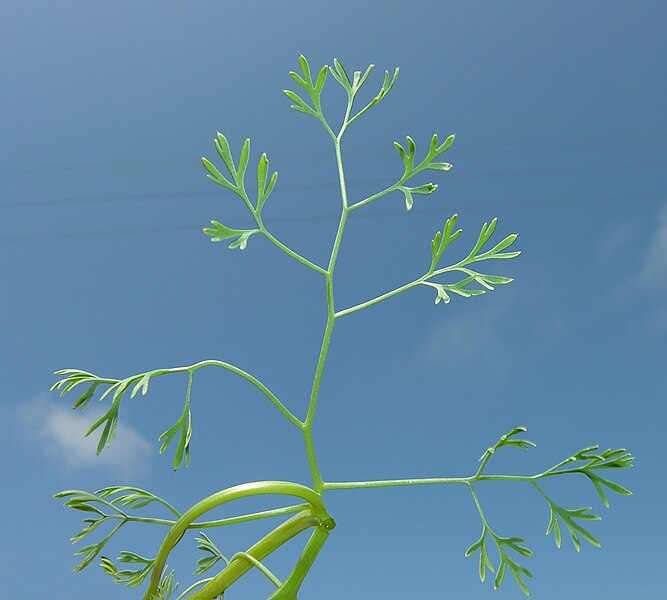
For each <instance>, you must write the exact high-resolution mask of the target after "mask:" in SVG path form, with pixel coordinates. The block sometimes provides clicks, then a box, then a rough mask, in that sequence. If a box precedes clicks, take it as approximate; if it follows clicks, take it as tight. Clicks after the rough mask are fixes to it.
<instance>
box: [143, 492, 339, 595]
mask: <svg viewBox="0 0 667 600" xmlns="http://www.w3.org/2000/svg"><path fill="white" fill-rule="evenodd" d="M267 494H277V495H285V496H297V497H299V498H302V499H304V500H306V502H308V503H309V504H310V505H311V506H312V507H313V508H314V510H315V511H316V513H315V514H320V515H326V510H325V508H324V504H323V503H322V498H321V496H320V495H319V494H316V493H315V492H313V490H311V489H310V488H307V487H305V486H303V485H300V484H298V483H291V482H288V481H257V482H254V483H245V484H242V485H237V486H234V487H231V488H227V489H224V490H222V491H219V492H216V493H215V494H212V495H210V496H208V497H207V498H204V499H203V500H201V501H200V502H198V503H197V504H195V505H194V506H192V507H191V508H190V509H188V510H187V511H186V512H184V513H183V515H182V516H181V518H180V519H178V521H176V523H174V525H173V526H172V527H171V529H170V530H169V533H167V535H166V537H165V538H164V540H163V542H162V545H161V546H160V550H159V551H158V554H157V556H156V558H155V567H154V568H153V573H152V575H151V580H150V583H149V585H148V590H147V591H146V595H145V596H144V600H151V596H152V595H154V594H155V592H156V590H157V586H158V583H159V581H160V578H161V577H162V571H163V569H164V567H165V565H166V562H167V557H168V556H169V553H170V552H171V551H172V549H173V548H174V546H176V544H178V542H179V541H180V539H181V538H182V537H183V534H184V533H185V532H186V531H187V530H188V529H189V528H190V526H191V524H192V523H193V522H195V520H196V519H197V518H198V517H201V516H202V515H203V514H205V513H207V512H208V511H210V510H213V509H214V508H216V507H218V506H221V505H222V504H226V503H227V502H231V501H232V500H237V499H239V498H246V497H249V496H257V495H267ZM301 514H303V512H302V513H301ZM299 516H300V515H297V516H296V517H293V519H298V517H299ZM293 519H290V521H292V520H293ZM290 521H288V522H290ZM259 560H261V557H259ZM211 597H214V596H211Z"/></svg>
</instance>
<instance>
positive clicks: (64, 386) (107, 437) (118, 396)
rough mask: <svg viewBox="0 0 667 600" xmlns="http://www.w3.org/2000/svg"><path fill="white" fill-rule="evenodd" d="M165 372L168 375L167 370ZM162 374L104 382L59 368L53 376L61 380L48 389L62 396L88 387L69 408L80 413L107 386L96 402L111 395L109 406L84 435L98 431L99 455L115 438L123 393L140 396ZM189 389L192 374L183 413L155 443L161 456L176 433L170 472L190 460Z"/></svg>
mask: <svg viewBox="0 0 667 600" xmlns="http://www.w3.org/2000/svg"><path fill="white" fill-rule="evenodd" d="M167 372H170V371H169V370H167ZM164 373H165V370H164V369H161V370H160V369H158V370H155V371H150V372H148V373H141V374H139V375H133V376H131V377H127V378H126V379H108V378H104V377H98V376H97V375H94V374H92V373H88V372H87V371H79V370H77V369H63V370H61V371H56V375H65V377H64V378H63V379H60V380H59V381H57V382H56V383H55V384H54V385H53V386H52V387H51V390H52V391H53V390H60V395H61V396H63V395H65V394H67V393H68V392H71V391H72V390H73V389H74V388H75V387H76V386H78V385H82V384H88V385H89V387H88V388H87V389H86V391H85V392H84V393H83V394H82V395H81V396H80V397H79V398H78V399H77V400H76V401H75V402H74V405H73V407H72V408H74V409H77V408H78V409H81V410H84V409H85V408H86V407H87V406H88V403H89V402H90V400H91V399H92V398H93V396H94V395H95V392H96V391H97V389H98V388H99V387H100V386H104V385H108V386H109V387H108V388H107V389H106V390H105V391H104V392H103V393H102V395H101V396H100V402H102V401H103V400H105V399H106V398H107V397H109V396H111V406H110V407H109V409H108V410H107V411H106V412H105V413H104V414H103V415H102V416H101V417H100V418H99V419H97V420H96V421H95V422H94V423H93V424H92V425H91V427H90V429H89V430H88V431H87V432H86V437H87V436H89V435H91V434H92V433H93V432H95V431H97V430H98V429H100V428H102V432H101V434H100V437H99V441H98V443H97V453H98V454H100V453H101V452H102V451H103V450H104V448H106V447H108V446H109V445H110V444H111V442H112V441H113V440H114V438H115V437H116V429H117V426H118V415H119V410H120V405H121V401H122V399H123V396H124V395H125V394H126V392H127V390H128V389H130V386H133V387H132V391H131V392H130V398H134V397H135V396H136V395H137V394H138V393H139V391H141V394H142V395H144V396H145V395H146V394H147V393H148V386H149V383H150V380H151V378H152V377H155V376H157V375H162V374H164ZM191 388H192V373H190V377H189V380H188V388H187V392H186V396H185V405H184V407H183V412H182V413H181V416H180V417H179V418H178V420H177V421H176V423H174V425H172V426H171V427H170V428H169V429H167V430H166V431H165V432H164V433H163V434H162V435H160V437H159V440H160V441H161V442H162V445H161V447H160V454H162V453H163V452H164V451H165V450H166V449H167V448H168V447H169V445H170V444H171V442H172V441H173V440H174V438H175V436H176V434H177V433H179V434H180V435H179V438H178V443H177V444H176V452H175V454H174V470H176V469H178V468H179V467H180V466H181V464H185V465H186V466H187V465H188V463H189V460H190V437H191V435H192V419H191V414H190V390H191Z"/></svg>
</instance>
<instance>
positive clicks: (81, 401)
mask: <svg viewBox="0 0 667 600" xmlns="http://www.w3.org/2000/svg"><path fill="white" fill-rule="evenodd" d="M99 385H100V384H99V382H96V383H93V384H92V385H91V386H90V387H89V388H88V389H87V390H86V391H85V392H84V393H83V394H81V396H79V398H78V400H77V401H76V402H75V403H74V405H73V406H72V409H74V410H76V409H77V408H80V409H81V410H83V409H85V408H86V406H88V403H89V402H90V401H91V400H92V398H93V396H94V395H95V391H96V390H97V388H98V386H99ZM68 391H69V390H68Z"/></svg>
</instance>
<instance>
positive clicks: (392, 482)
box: [322, 469, 586, 491]
mask: <svg viewBox="0 0 667 600" xmlns="http://www.w3.org/2000/svg"><path fill="white" fill-rule="evenodd" d="M572 473H581V474H583V475H585V474H586V473H585V471H584V470H583V469H568V470H563V471H544V472H542V473H537V474H535V475H472V476H470V477H426V478H415V479H378V480H370V481H325V482H324V483H323V485H322V489H323V490H325V491H326V490H353V489H366V488H382V487H402V486H410V485H447V484H464V485H469V484H472V483H476V482H478V481H480V482H481V481H524V482H527V483H532V484H534V482H535V481H537V480H539V479H544V478H546V477H554V476H556V475H566V474H572Z"/></svg>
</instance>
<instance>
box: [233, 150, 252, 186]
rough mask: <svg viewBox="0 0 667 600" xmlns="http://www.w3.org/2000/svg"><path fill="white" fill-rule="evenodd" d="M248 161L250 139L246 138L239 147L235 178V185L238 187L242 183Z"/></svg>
mask: <svg viewBox="0 0 667 600" xmlns="http://www.w3.org/2000/svg"><path fill="white" fill-rule="evenodd" d="M249 159H250V138H246V140H245V141H244V142H243V146H241V154H240V155H239V166H238V171H237V176H236V183H237V184H238V185H239V186H240V185H241V184H242V182H243V178H244V176H245V172H246V169H247V168H248V160H249Z"/></svg>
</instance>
